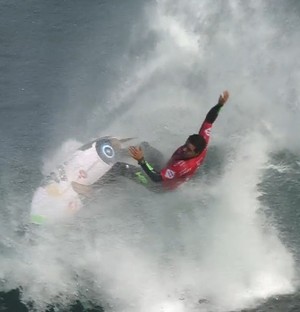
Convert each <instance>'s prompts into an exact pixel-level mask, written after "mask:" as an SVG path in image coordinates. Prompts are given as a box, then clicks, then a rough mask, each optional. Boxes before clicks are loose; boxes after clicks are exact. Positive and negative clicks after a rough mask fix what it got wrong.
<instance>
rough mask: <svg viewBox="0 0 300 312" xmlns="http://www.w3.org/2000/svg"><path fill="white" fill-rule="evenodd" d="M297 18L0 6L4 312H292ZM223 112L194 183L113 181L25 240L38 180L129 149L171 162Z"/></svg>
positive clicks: (275, 4)
mask: <svg viewBox="0 0 300 312" xmlns="http://www.w3.org/2000/svg"><path fill="white" fill-rule="evenodd" d="M299 4H300V3H299V1H279V0H274V1H272V2H271V1H260V0H255V1H254V0H253V1H238V0H230V1H213V2H212V1H209V0H202V1H194V0H189V1H179V0H157V1H136V0H126V1H116V0H110V1H100V0H99V1H96V0H91V1H80V0H75V1H71V0H64V1H63V0H59V1H58V0H52V1H37V0H28V1H15V0H10V1H8V0H2V1H1V3H0V16H1V18H0V25H1V33H0V39H1V51H0V70H1V76H0V81H1V83H0V94H1V103H0V112H1V113H0V119H1V121H0V133H1V135H0V140H1V149H0V170H1V175H0V213H1V214H0V216H1V217H0V251H1V256H0V291H1V293H0V311H112V312H127V311H128V312H140V311H143V312H158V311H159V312H192V311H204V312H208V311H217V312H219V311H222V312H223V311H224V312H225V311H248V312H250V311H251V312H252V311H253V312H254V311H257V312H258V311H279V312H281V311H284V312H288V311H300V296H299V261H300V248H299V244H300V231H299V224H300V212H299V209H298V208H299V204H300V195H299V186H300V185H299V184H300V179H299V177H300V144H299V133H300V131H299V130H300V123H299V117H300V111H299V104H300V95H299V94H300V89H299V81H300V60H299V55H300V44H299V37H300V36H299V32H300V31H299V29H300V28H299V26H300V21H299V14H300V6H299ZM224 89H228V90H229V91H230V94H231V97H230V100H229V101H228V103H227V104H226V106H225V107H224V108H223V109H222V111H221V113H220V116H219V117H218V119H217V121H216V123H215V125H214V128H213V132H212V139H211V143H210V149H209V153H208V155H207V159H206V162H205V164H204V165H203V167H202V168H201V170H199V173H198V174H197V176H196V177H195V178H194V179H193V180H191V181H189V182H188V183H186V184H185V185H184V186H183V187H182V188H180V189H178V190H177V191H176V192H172V193H167V194H153V193H150V192H148V191H147V190H145V189H144V188H143V187H142V186H137V185H134V184H133V183H132V182H130V181H126V180H123V182H122V183H121V184H117V185H114V186H109V187H107V188H105V189H103V190H102V191H101V192H100V194H99V196H98V197H97V199H96V200H95V201H93V202H92V203H91V204H90V205H88V207H86V209H84V210H83V211H81V212H80V213H78V215H76V216H75V217H73V218H70V220H69V221H68V222H66V223H63V224H52V225H45V226H43V227H37V228H36V227H33V226H32V225H30V223H29V213H30V202H31V198H32V195H33V192H34V190H35V189H36V188H37V187H38V185H39V183H40V181H41V179H42V176H43V173H45V172H47V171H48V170H49V169H50V168H51V167H52V166H53V165H55V164H56V163H57V162H58V160H61V159H63V158H64V157H66V155H67V154H68V153H69V152H70V151H71V150H72V149H73V148H74V147H75V146H78V144H81V143H84V142H86V141H88V140H90V139H92V138H95V137H98V136H102V135H114V136H119V137H127V136H134V137H137V138H138V140H140V141H144V140H145V141H149V142H150V143H151V144H152V145H154V146H156V147H157V148H159V149H160V150H161V151H162V152H163V153H164V154H165V156H166V157H167V156H169V155H170V154H171V153H172V151H173V150H174V149H176V147H178V146H179V145H181V144H182V143H183V142H184V141H185V139H186V137H187V136H188V135H189V134H191V133H194V132H197V130H198V128H199V127H200V125H201V123H202V121H203V118H204V117H205V114H206V113H207V111H208V110H209V109H210V108H211V107H212V106H213V105H214V104H215V103H216V102H217V99H218V96H219V94H220V92H221V91H223V90H224Z"/></svg>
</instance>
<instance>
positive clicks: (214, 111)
mask: <svg viewBox="0 0 300 312" xmlns="http://www.w3.org/2000/svg"><path fill="white" fill-rule="evenodd" d="M228 98H229V92H228V91H224V92H223V93H222V94H221V95H220V97H219V100H218V104H217V105H215V106H214V107H212V108H211V109H210V110H209V112H208V113H207V115H206V117H205V119H204V121H203V123H202V126H201V128H200V130H199V134H200V135H202V136H204V137H205V139H207V138H208V137H209V136H210V128H211V126H212V124H213V123H214V122H215V120H216V119H217V117H218V115H219V112H220V110H221V108H222V107H223V105H224V104H225V103H226V102H227V100H228Z"/></svg>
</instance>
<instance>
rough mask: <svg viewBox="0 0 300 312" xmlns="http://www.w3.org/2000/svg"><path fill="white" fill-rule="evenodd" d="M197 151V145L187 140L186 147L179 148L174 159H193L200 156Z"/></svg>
mask: <svg viewBox="0 0 300 312" xmlns="http://www.w3.org/2000/svg"><path fill="white" fill-rule="evenodd" d="M195 149H196V147H195V145H193V144H192V143H191V142H189V140H187V141H186V142H185V144H184V145H182V146H181V147H179V148H178V150H177V151H176V152H175V154H174V156H173V157H174V158H175V159H177V160H184V159H190V158H193V157H195V156H197V155H198V153H196V152H195Z"/></svg>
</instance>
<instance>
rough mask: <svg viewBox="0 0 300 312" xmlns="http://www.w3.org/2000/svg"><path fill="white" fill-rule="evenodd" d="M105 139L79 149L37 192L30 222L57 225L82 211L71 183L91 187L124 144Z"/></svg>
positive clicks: (114, 159)
mask: <svg viewBox="0 0 300 312" xmlns="http://www.w3.org/2000/svg"><path fill="white" fill-rule="evenodd" d="M128 140H129V139H123V140H118V139H116V138H112V137H103V138H99V139H97V140H94V141H92V142H90V143H88V144H85V145H83V146H82V147H80V148H79V149H78V150H76V152H75V153H74V154H73V155H72V156H71V157H70V158H69V159H68V160H67V161H65V162H64V163H63V164H61V165H59V166H58V167H57V168H55V169H54V170H53V171H52V172H51V173H50V175H49V176H47V177H45V179H44V181H43V182H42V183H41V185H40V186H39V187H38V188H37V189H36V191H35V192H34V195H33V198H32V202H31V221H32V222H33V223H36V224H41V223H44V222H56V221H58V220H63V219H65V218H68V217H70V216H72V215H74V214H75V213H76V212H78V210H80V209H81V208H82V207H83V202H82V199H81V198H82V197H80V195H79V194H78V193H77V192H75V191H74V189H73V187H72V181H74V182H77V183H80V184H82V185H92V184H93V183H95V182H96V181H97V180H99V179H100V178H101V177H102V176H104V175H105V174H106V173H107V172H108V171H109V170H110V168H111V167H112V166H113V164H114V163H116V162H117V161H118V160H119V159H120V157H119V155H118V154H119V153H118V152H119V151H121V149H122V143H124V142H126V141H128Z"/></svg>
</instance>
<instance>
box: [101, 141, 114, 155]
mask: <svg viewBox="0 0 300 312" xmlns="http://www.w3.org/2000/svg"><path fill="white" fill-rule="evenodd" d="M102 152H103V154H104V155H105V156H106V157H107V158H113V157H114V156H115V151H114V149H113V148H112V147H111V146H110V145H108V144H105V145H103V146H102Z"/></svg>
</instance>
